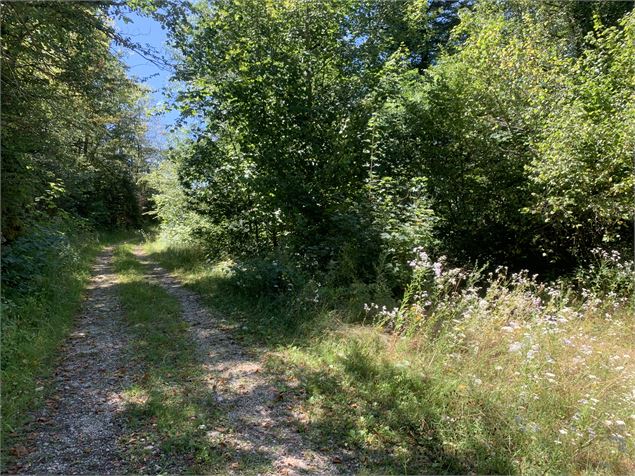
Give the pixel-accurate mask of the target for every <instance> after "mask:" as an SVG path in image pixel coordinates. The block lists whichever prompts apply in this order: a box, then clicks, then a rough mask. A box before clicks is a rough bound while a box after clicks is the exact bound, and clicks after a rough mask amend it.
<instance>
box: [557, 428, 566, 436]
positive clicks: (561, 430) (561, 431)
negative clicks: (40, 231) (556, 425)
mask: <svg viewBox="0 0 635 476" xmlns="http://www.w3.org/2000/svg"><path fill="white" fill-rule="evenodd" d="M558 431H559V432H560V434H561V435H566V434H567V433H569V432H568V431H567V430H565V429H564V428H560V430H558Z"/></svg>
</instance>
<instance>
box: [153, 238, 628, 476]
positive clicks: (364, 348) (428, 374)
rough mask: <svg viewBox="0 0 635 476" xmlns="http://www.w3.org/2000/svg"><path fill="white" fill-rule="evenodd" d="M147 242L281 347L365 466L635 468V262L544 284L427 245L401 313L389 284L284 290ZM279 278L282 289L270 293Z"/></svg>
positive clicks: (241, 322)
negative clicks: (448, 263) (438, 255)
mask: <svg viewBox="0 0 635 476" xmlns="http://www.w3.org/2000/svg"><path fill="white" fill-rule="evenodd" d="M146 246H147V248H148V249H149V250H150V251H151V252H153V253H154V256H155V257H156V258H157V259H159V260H160V261H161V262H162V263H163V265H164V266H166V267H168V268H170V269H171V270H172V272H174V273H176V274H177V275H178V276H179V278H180V279H182V280H183V281H184V282H185V283H186V284H187V285H188V286H190V287H192V288H193V289H195V290H196V291H198V292H199V293H201V294H202V295H203V297H204V298H205V299H206V302H207V304H208V305H210V306H214V307H215V308H216V309H220V310H222V311H224V312H225V313H226V314H227V315H228V316H233V317H234V319H235V322H236V326H237V328H236V330H237V334H238V335H239V336H240V337H243V338H244V339H245V341H246V342H250V343H253V344H255V345H258V346H262V345H266V346H268V348H269V350H270V352H269V358H268V368H269V369H270V370H271V371H272V372H275V373H285V374H287V375H288V376H289V377H290V378H293V379H295V380H297V381H298V382H300V385H301V386H302V387H303V388H304V390H305V391H306V395H307V397H306V400H305V401H304V403H303V407H304V409H303V410H304V411H305V412H307V413H308V414H309V415H310V419H309V422H308V424H306V425H305V430H306V432H307V433H308V434H309V435H310V436H311V437H312V438H313V439H314V440H315V441H316V442H318V443H320V444H324V445H326V444H337V445H339V446H342V447H345V448H346V447H347V448H350V449H352V450H354V452H355V454H356V455H357V456H358V457H359V458H360V461H361V463H362V471H368V472H381V473H409V474H412V473H467V472H478V473H498V474H509V473H530V474H537V473H542V474H561V473H593V474H598V473H600V474H625V473H630V472H633V471H634V470H635V464H634V461H635V459H634V458H635V448H634V445H633V437H632V436H633V432H634V431H635V413H634V412H633V407H634V404H635V394H633V388H634V387H635V353H634V352H633V348H632V342H633V341H634V340H635V324H634V323H633V320H632V312H633V302H632V299H629V297H630V296H632V279H630V278H631V277H632V275H633V264H632V262H630V261H626V260H624V259H622V258H621V257H619V256H616V255H615V254H612V255H611V254H607V253H603V252H600V251H598V252H597V253H596V255H597V258H598V260H597V262H596V263H595V264H594V265H593V267H588V268H587V269H586V270H584V271H580V272H579V273H577V275H575V276H573V277H571V278H569V279H567V280H561V281H559V282H554V283H541V282H540V281H539V280H538V279H537V277H535V276H529V275H528V274H527V273H524V272H523V273H516V274H513V273H508V272H507V270H506V269H504V268H499V269H497V270H492V271H491V272H490V273H486V272H485V271H483V270H482V269H481V270H472V271H470V270H464V269H459V268H450V269H445V264H444V262H443V260H440V261H436V262H433V260H431V259H430V258H429V257H428V256H427V255H426V254H425V253H424V252H423V251H422V250H417V251H418V252H417V256H416V257H415V259H414V260H413V261H412V262H411V266H412V268H413V280H412V282H411V284H410V285H409V286H408V287H407V289H406V292H405V297H404V299H403V300H402V301H401V303H400V304H399V305H394V306H391V305H390V304H389V299H386V298H385V293H383V292H382V290H381V287H377V285H375V287H372V285H371V286H369V285H363V284H361V283H355V282H353V283H352V284H351V285H350V286H349V287H348V290H347V292H345V290H343V289H337V288H335V287H333V286H331V285H329V284H322V285H321V286H320V285H318V284H317V282H316V281H315V280H311V279H309V278H307V277H304V278H303V280H304V284H303V286H302V287H295V286H294V284H293V283H294V281H291V280H289V282H290V283H291V284H292V286H291V287H290V288H289V287H287V289H286V290H285V291H284V292H276V290H275V287H274V285H276V284H277V285H278V286H280V283H281V280H280V274H271V268H272V266H273V267H275V266H276V263H274V264H273V265H272V264H269V265H268V266H267V267H266V268H265V270H264V272H263V270H260V269H257V268H255V269H252V270H251V273H254V274H253V275H251V276H249V277H245V275H244V273H245V272H247V270H248V269H249V265H244V264H242V263H240V264H237V263H236V262H233V261H228V260H225V261H221V262H217V263H213V262H208V261H207V260H205V259H204V254H203V253H201V252H200V251H197V250H196V248H192V247H187V248H185V247H179V246H177V245H169V244H167V243H161V242H154V243H149V244H147V245H146ZM237 266H242V267H243V268H244V270H242V271H241V270H238V272H237V271H236V268H237ZM266 273H270V275H273V276H274V277H275V280H273V281H272V282H271V283H272V284H271V286H270V287H269V290H268V291H265V292H263V286H262V283H261V281H262V279H263V276H265V275H266ZM246 278H248V279H251V280H253V281H254V282H256V283H257V285H256V286H254V289H250V287H249V286H246V285H245V284H244V283H245V282H247V283H249V281H248V279H246ZM283 282H284V281H283ZM295 282H297V281H295ZM287 284H288V283H287ZM270 288H273V292H271V289H270ZM354 294H357V296H354ZM378 297H379V298H382V297H384V299H385V303H386V304H376V303H373V302H372V301H373V300H374V299H376V298H378ZM364 302H365V303H366V305H365V306H364V304H363V303H364ZM360 315H362V316H365V318H364V320H365V324H366V325H360V324H359V322H360Z"/></svg>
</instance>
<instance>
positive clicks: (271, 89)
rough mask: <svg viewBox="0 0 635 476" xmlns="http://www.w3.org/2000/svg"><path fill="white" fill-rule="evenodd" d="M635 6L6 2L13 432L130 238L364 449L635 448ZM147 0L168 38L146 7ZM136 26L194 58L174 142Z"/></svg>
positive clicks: (191, 433) (515, 454)
mask: <svg viewBox="0 0 635 476" xmlns="http://www.w3.org/2000/svg"><path fill="white" fill-rule="evenodd" d="M633 6H634V4H633V2H630V1H611V2H603V1H579V2H575V1H573V2H559V1H548V0H544V1H530V0H455V1H440V0H391V1H387V0H323V1H322V0H311V1H305V0H285V1H277V0H209V1H197V2H193V3H190V2H180V1H176V0H174V1H172V0H135V1H130V2H126V3H125V4H124V3H120V2H94V3H93V2H11V3H6V4H3V5H2V31H1V35H2V151H1V153H2V315H3V316H2V339H3V341H2V344H3V356H2V359H3V377H2V381H3V394H2V399H3V413H4V418H3V419H5V426H4V427H3V432H5V433H7V432H8V433H11V434H13V436H12V438H18V436H16V435H19V433H20V428H21V425H23V424H24V422H25V421H27V419H28V412H29V411H31V409H33V408H36V407H37V405H38V401H39V400H38V399H39V398H40V397H39V396H37V395H34V394H33V392H32V388H33V387H34V386H36V385H37V384H36V383H35V382H39V381H40V380H41V379H42V378H44V377H43V376H45V375H47V374H48V373H50V372H51V369H52V368H53V367H54V365H55V359H56V358H57V357H56V356H57V355H58V351H59V346H60V343H61V342H63V340H64V338H65V337H66V336H67V335H68V333H69V332H70V331H71V329H72V328H73V315H74V314H75V313H77V309H78V306H79V303H80V301H81V293H82V289H83V288H84V287H85V286H86V283H87V279H88V275H89V269H90V264H91V262H92V261H93V260H94V258H95V256H96V254H97V253H98V252H99V250H100V249H101V248H103V246H104V244H108V243H116V242H117V240H123V239H125V240H128V241H130V240H132V241H134V240H137V241H138V240H141V241H142V242H143V243H142V244H141V245H140V246H142V248H143V249H144V250H145V252H146V253H148V255H149V256H152V257H153V259H155V260H156V261H157V262H159V263H160V264H161V265H162V266H164V267H166V268H167V269H168V270H169V271H170V272H171V273H172V274H173V276H175V279H178V280H180V281H182V282H183V283H184V284H185V285H186V287H188V288H190V289H192V290H194V291H195V292H196V293H198V294H199V295H200V296H201V297H202V299H203V301H204V302H205V304H206V305H207V306H209V307H210V308H211V309H214V310H216V311H217V312H220V313H223V314H224V315H226V316H227V319H229V320H230V321H232V322H234V323H235V324H236V330H235V331H234V332H235V333H236V335H238V336H239V338H240V339H242V340H244V341H245V342H246V344H245V345H247V346H248V347H250V348H253V349H259V350H258V352H265V353H266V358H265V359H266V361H267V366H266V369H267V372H269V373H270V374H272V375H278V376H280V375H285V376H286V378H290V379H295V380H296V381H298V382H300V383H299V384H298V385H300V387H301V388H302V392H300V394H301V395H303V396H304V397H298V398H299V399H300V400H301V403H299V405H301V406H302V408H303V409H304V411H305V412H306V413H307V415H309V417H308V420H309V421H310V423H308V424H306V425H305V426H304V427H303V430H302V432H303V433H306V435H307V438H308V439H309V440H310V441H315V442H317V443H316V444H317V445H318V446H320V445H322V446H336V447H340V448H346V449H347V451H350V453H351V454H352V455H353V456H350V458H351V459H353V460H355V461H357V463H356V464H357V465H358V466H356V467H355V468H353V466H349V467H348V470H346V469H344V468H341V469H342V471H343V472H357V471H361V472H364V471H366V472H371V473H376V472H379V473H386V472H389V473H410V474H411V473H454V474H456V473H467V472H478V473H498V474H501V473H507V474H509V473H525V472H529V473H532V474H533V473H538V472H540V473H545V474H546V473H563V472H564V473H576V474H577V473H584V474H586V473H589V472H590V473H595V472H599V473H607V474H613V473H617V474H619V473H622V474H624V473H627V472H630V471H633V470H635V445H634V443H633V441H635V440H633V436H632V432H633V431H635V415H633V414H632V413H633V411H632V408H633V405H634V404H635V394H633V393H632V387H633V384H634V383H635V367H634V366H635V354H634V353H633V346H632V343H633V339H634V338H635V328H634V323H633V315H634V313H635V308H634V306H635V298H634V296H635V284H634V277H635V276H634V273H635V264H634V257H633V253H634V249H633V246H634V245H633V243H634V239H635V235H634V230H635V228H634V226H635V223H634V217H635V196H634V190H635V171H634V160H635V13H634V11H633ZM130 12H135V14H138V15H145V16H147V17H149V18H152V19H153V20H154V21H156V22H158V23H160V24H161V25H162V27H163V28H164V29H165V31H166V32H167V35H168V43H167V44H166V45H165V50H164V51H156V50H154V49H153V48H151V47H148V46H147V45H143V44H140V43H137V42H135V41H134V40H133V39H131V38H129V37H126V36H125V35H122V34H121V33H119V32H118V30H117V28H116V27H115V23H114V22H115V20H116V19H121V18H125V17H126V15H129V14H130ZM127 21H129V20H127ZM117 48H125V49H129V50H133V51H136V52H137V53H138V54H140V55H142V56H143V57H145V58H147V60H148V61H152V62H155V63H157V64H162V65H164V66H166V67H169V68H170V69H171V74H172V86H171V89H170V94H171V107H172V108H174V109H176V110H178V111H179V113H180V118H179V120H178V123H177V124H175V128H178V129H179V131H180V132H179V133H175V134H173V135H172V136H171V137H170V138H169V141H168V144H167V146H166V147H163V146H161V145H159V144H153V143H152V142H151V141H150V140H149V139H148V137H149V136H148V134H147V129H148V121H149V120H151V119H148V117H149V116H148V104H147V94H148V91H147V90H146V88H145V87H144V86H143V85H142V84H141V83H140V82H138V80H136V79H135V78H134V77H133V76H131V74H130V73H129V71H128V70H127V67H126V65H125V63H124V62H123V61H122V59H121V57H120V55H119V54H118V53H117ZM126 230H127V231H126ZM131 230H143V231H142V232H141V235H143V237H142V238H139V236H141V235H139V234H138V233H137V234H136V235H135V234H134V233H132V231H131ZM129 246H130V245H128V244H124V245H120V246H119V247H118V248H117V250H118V251H117V252H116V253H115V258H114V259H115V268H116V269H117V270H118V271H117V272H118V273H120V274H121V276H122V277H121V280H122V281H121V282H122V283H124V284H122V286H124V287H122V291H120V296H121V299H122V302H123V303H124V309H128V311H126V312H129V315H130V316H134V315H135V311H134V309H136V308H135V306H137V305H141V304H140V303H141V301H139V302H138V303H137V302H136V301H135V302H133V301H134V299H135V296H137V295H136V294H134V293H132V294H131V293H130V292H128V294H126V293H127V291H126V289H127V288H125V283H129V282H130V280H131V279H132V278H131V277H130V276H132V275H133V274H134V273H141V271H139V270H138V269H137V268H134V266H133V265H132V264H130V262H131V261H134V255H133V254H131V253H132V252H131V251H130V250H129V248H127V247H129ZM117 253H118V254H117ZM126 253H127V254H126ZM117 260H119V261H117ZM126 260H127V261H126ZM117 263H119V264H117ZM126 263H128V264H126ZM126 266H128V267H126ZM134 270H136V271H134ZM133 271H134V273H133ZM126 273H128V274H126ZM131 273H132V274H131ZM126 276H127V278H126ZM139 276H141V277H142V276H143V273H141V274H140V275H139ZM141 277H139V279H140V282H141V281H143V279H142V278H141ZM126 279H128V280H129V281H126ZM135 279H136V278H135ZM144 279H145V278H144ZM143 282H145V281H143ZM137 285H138V286H141V284H137ZM138 293H139V294H138V297H139V299H141V291H138ZM166 299H167V298H166ZM151 302H152V303H154V304H152V303H151ZM158 302H162V301H161V299H160V298H156V300H152V301H149V300H148V298H147V296H146V299H145V303H146V305H147V306H149V307H148V309H153V310H152V311H148V312H150V313H154V314H153V315H156V316H160V315H161V313H162V312H164V311H165V309H167V307H169V306H167V304H166V306H167V307H165V308H163V307H160V306H158V305H157V304H156V303H158ZM126 306H128V307H126ZM152 306H155V308H156V309H155V308H153V307H152ZM170 312H172V311H170ZM182 312H183V313H185V312H186V311H185V310H183V311H182ZM170 316H172V314H170ZM157 319H160V318H159V317H157ZM170 319H172V318H171V317H170V318H168V317H166V320H165V323H169V322H170ZM184 319H185V320H186V321H187V317H184ZM133 322H136V321H134V317H130V321H129V322H128V324H130V323H133ZM140 322H141V321H140ZM161 322H163V321H161ZM157 323H159V324H157V326H160V325H162V324H160V321H159V320H157ZM135 325H140V324H138V323H137V324H135ZM165 325H168V324H165ZM131 327H134V326H133V325H131ZM169 329H171V330H170V331H169V332H180V331H178V330H175V329H176V328H174V329H173V328H172V327H169ZM166 332H167V331H166ZM179 335H180V334H179ZM148 339H149V337H148ZM183 339H184V340H183V342H186V341H187V339H186V338H185V337H183ZM161 342H163V341H160V340H157V343H158V344H157V346H158V347H157V348H158V349H160V348H161V346H162V345H166V346H167V345H168V344H167V343H161ZM174 342H181V341H180V340H178V339H176V338H175V340H174ZM187 345H190V344H187V343H183V344H182V345H181V344H179V347H180V349H181V350H179V348H174V349H172V347H170V349H172V350H169V351H168V350H165V351H164V354H165V355H180V354H179V352H181V353H182V352H184V350H183V349H185V348H187ZM173 347H174V346H173ZM166 349H168V347H166ZM263 349H264V350H263ZM144 355H145V354H144ZM188 355H189V354H188ZM146 358H147V360H148V362H154V361H153V360H152V359H153V357H151V356H150V354H148V356H146ZM184 358H185V357H184ZM159 360H160V359H159ZM147 365H149V366H150V367H151V365H154V364H151V363H148V364H147ZM157 365H158V364H157ZM162 365H165V361H164V362H163V364H162ZM192 365H193V364H192ZM150 367H149V368H150ZM148 372H149V371H148ZM148 372H146V375H148ZM150 373H151V372H150ZM168 373H169V374H170V375H172V374H173V373H178V372H175V371H170V372H168ZM161 378H164V377H161ZM170 378H172V377H170ZM157 388H158V387H157ZM153 391H154V393H153ZM153 391H150V390H148V392H149V394H150V395H153V396H152V397H150V400H152V399H153V398H154V400H153V401H154V402H155V403H154V406H152V405H149V407H148V409H146V411H145V413H143V412H142V413H134V418H133V420H134V421H135V422H137V423H138V421H144V420H143V418H147V421H152V422H155V426H156V422H157V421H159V427H160V428H163V427H164V428H175V427H178V428H179V430H178V431H180V432H181V433H180V437H183V438H186V439H188V441H190V443H188V444H187V445H180V444H177V443H175V441H173V440H171V439H170V438H176V437H175V436H174V434H173V433H171V431H172V430H168V429H165V430H162V431H164V432H163V433H161V436H160V437H159V439H160V440H161V441H163V443H164V448H165V454H166V455H167V456H165V457H166V458H167V459H169V460H170V461H173V460H175V458H176V459H178V458H180V457H181V456H182V454H183V453H187V454H188V455H189V456H188V457H187V458H185V460H187V461H189V462H190V463H188V465H190V466H189V468H190V470H193V471H195V472H196V471H199V472H219V471H220V472H225V471H229V470H230V469H236V467H233V466H230V467H223V466H222V465H221V466H219V464H221V463H219V462H218V461H217V460H215V459H214V458H211V457H210V456H209V454H210V453H209V451H210V450H209V447H210V443H209V441H208V440H205V438H203V437H202V436H201V435H200V434H199V433H200V432H199V433H197V428H199V429H200V427H201V426H202V427H205V426H206V425H209V423H205V424H202V423H201V424H200V425H198V426H193V425H194V423H192V424H190V427H191V428H190V427H188V426H187V424H184V425H186V426H184V427H181V426H179V425H181V423H180V421H181V420H187V418H186V417H185V416H183V415H185V413H183V414H181V413H178V412H175V411H172V410H171V411H168V410H166V409H165V408H163V410H161V411H159V410H156V408H162V407H161V405H167V403H165V401H167V400H165V401H164V399H167V397H165V396H163V397H161V395H163V394H161V392H158V393H157V390H156V388H154V390H153ZM188 392H189V390H188ZM166 395H167V394H166ZM183 405H185V404H183ZM153 408H154V410H152V409H153ZM166 408H167V407H166ZM138 411H139V410H137V412H138ZM152 411H155V412H156V413H154V414H153V413H152ZM201 412H203V410H201ZM140 415H141V416H140ZM179 415H180V416H179ZM153 418H154V420H153ZM177 418H178V419H179V423H178V424H176V423H175V420H176V419H177ZM210 418H211V417H210ZM205 421H206V422H208V420H205ZM6 422H8V423H6ZM196 423H198V422H196ZM143 428H145V430H144V431H150V432H156V431H159V430H147V426H143ZM183 435H185V436H183ZM179 441H180V440H179ZM133 446H134V445H133ZM177 455H178V457H177ZM232 457H233V456H232ZM135 458H136V459H135ZM188 458H189V459H188ZM210 458H211V459H210ZM335 459H339V460H341V459H342V457H340V456H338V457H336V458H335ZM133 460H134V461H140V459H139V457H133ZM212 460H213V461H212ZM221 460H222V458H221ZM179 461H181V460H179ZM192 461H193V462H194V463H191V462H192ZM241 461H242V460H241ZM336 462H337V461H336ZM340 463H341V461H339V462H338V464H340ZM240 464H243V462H240ZM245 464H247V463H245ZM170 468H171V471H175V469H174V467H171V466H170ZM351 468H353V469H351ZM252 469H253V468H252ZM185 470H186V468H185V467H180V469H179V471H185ZM135 471H137V472H139V471H140V472H153V471H154V470H152V469H148V468H147V467H144V466H136V467H135ZM240 471H246V472H249V471H250V468H249V467H245V466H240V467H239V472H240ZM266 471H267V470H265V472H266ZM275 471H277V470H274V472H275ZM168 472H170V471H168ZM230 472H231V471H230Z"/></svg>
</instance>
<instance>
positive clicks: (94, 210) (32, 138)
mask: <svg viewBox="0 0 635 476" xmlns="http://www.w3.org/2000/svg"><path fill="white" fill-rule="evenodd" d="M2 38H3V42H2V63H3V67H2V92H3V94H2V176H3V187H2V236H3V238H4V239H5V240H8V241H12V240H14V239H16V238H17V237H19V236H20V235H22V234H26V233H29V227H30V225H31V223H33V222H35V221H40V220H42V221H46V220H47V219H48V217H49V216H51V215H54V214H55V213H56V211H57V210H64V211H67V212H69V213H72V214H75V215H79V216H82V217H84V218H88V219H90V220H91V221H92V222H93V223H94V224H96V225H101V226H122V225H132V226H137V225H138V224H139V222H140V210H139V206H138V198H137V197H138V192H137V190H136V185H135V174H136V173H137V172H138V171H139V170H140V169H142V168H143V167H142V165H143V160H144V156H145V155H146V154H147V150H146V149H147V146H146V145H145V144H144V139H143V135H144V133H145V129H144V124H143V120H142V111H141V106H140V103H139V99H140V97H141V95H142V92H141V90H140V88H139V87H138V86H137V85H136V84H135V83H134V82H133V81H132V80H130V79H128V78H127V76H126V71H125V68H124V66H123V64H122V63H121V61H120V59H119V58H118V57H117V56H115V55H114V53H113V52H112V50H111V45H110V42H111V41H113V40H115V39H116V36H115V33H114V31H113V29H112V26H111V24H110V19H109V18H108V15H107V7H106V6H104V5H101V4H85V3H72V2H62V3H59V2H57V3H55V2H53V3H45V4H35V3H33V2H15V3H11V4H7V5H5V6H3V8H2Z"/></svg>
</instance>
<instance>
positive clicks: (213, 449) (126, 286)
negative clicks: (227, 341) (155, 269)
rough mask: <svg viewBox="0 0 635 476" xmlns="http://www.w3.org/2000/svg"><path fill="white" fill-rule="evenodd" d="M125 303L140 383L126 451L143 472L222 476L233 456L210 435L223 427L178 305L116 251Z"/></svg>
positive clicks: (132, 396)
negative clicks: (230, 456) (217, 428)
mask: <svg viewBox="0 0 635 476" xmlns="http://www.w3.org/2000/svg"><path fill="white" fill-rule="evenodd" d="M115 270H116V272H117V274H118V278H119V289H120V297H121V302H122V305H123V307H124V312H125V315H126V321H127V322H128V324H129V325H130V328H131V331H132V332H131V334H132V337H133V341H132V348H133V352H134V355H133V360H134V364H135V365H138V366H139V378H138V379H137V382H136V383H135V384H134V385H133V386H132V387H131V388H130V389H128V391H127V392H126V397H127V400H128V404H127V416H128V419H129V423H130V427H131V429H132V431H133V432H132V433H131V435H130V436H129V437H128V441H126V442H125V443H127V446H128V447H129V448H130V457H131V459H132V464H133V467H135V468H136V469H137V470H138V471H139V472H141V473H148V472H151V473H155V472H169V473H181V472H194V473H198V474H200V473H208V472H218V471H219V470H221V469H222V468H223V467H224V466H225V465H226V464H229V463H228V461H229V457H228V455H227V454H226V453H225V452H224V451H223V447H222V445H217V446H214V445H211V444H210V441H209V438H208V431H209V430H213V429H214V428H216V427H218V426H222V425H223V417H222V412H221V411H220V410H219V408H218V406H217V404H216V401H215V400H214V395H213V394H212V393H210V392H208V391H206V387H205V384H204V382H203V378H204V375H203V373H202V369H201V366H200V364H199V363H198V362H197V360H196V357H195V351H194V348H193V344H192V342H191V341H190V340H189V339H188V335H187V324H186V323H185V322H184V321H183V320H182V319H181V308H180V305H179V302H178V300H177V299H176V298H174V297H172V296H170V295H169V294H168V293H167V292H166V291H165V290H163V289H162V288H161V287H160V286H158V285H156V284H153V283H151V282H149V281H148V280H147V279H146V277H145V273H144V268H143V266H142V265H141V264H140V263H139V262H138V261H137V260H136V259H135V257H134V256H133V254H132V252H131V245H122V246H119V247H118V248H117V250H116V252H115Z"/></svg>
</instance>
